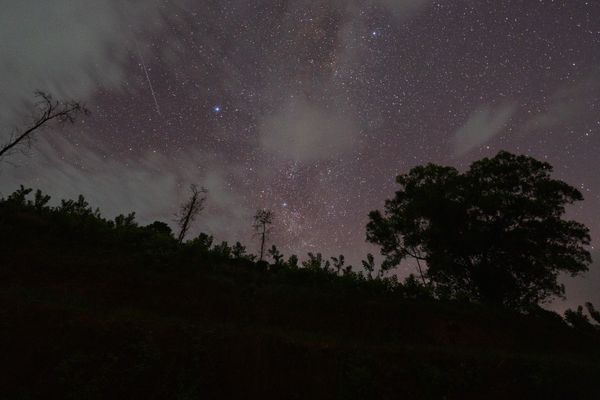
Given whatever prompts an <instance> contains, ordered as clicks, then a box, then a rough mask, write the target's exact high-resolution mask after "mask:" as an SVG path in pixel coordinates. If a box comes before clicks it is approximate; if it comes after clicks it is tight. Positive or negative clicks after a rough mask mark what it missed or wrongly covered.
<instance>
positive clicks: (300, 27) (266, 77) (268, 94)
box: [0, 0, 600, 299]
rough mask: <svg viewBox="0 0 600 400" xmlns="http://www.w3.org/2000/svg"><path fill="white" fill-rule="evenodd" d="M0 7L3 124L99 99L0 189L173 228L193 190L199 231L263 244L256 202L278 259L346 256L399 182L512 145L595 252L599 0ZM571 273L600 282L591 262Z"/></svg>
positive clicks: (3, 1) (184, 1)
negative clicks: (559, 187)
mask: <svg viewBox="0 0 600 400" xmlns="http://www.w3.org/2000/svg"><path fill="white" fill-rule="evenodd" d="M47 3H52V4H51V5H50V4H47ZM74 3H75V4H74ZM0 5H1V9H2V13H1V14H0V122H1V128H2V134H3V135H7V134H8V133H10V129H11V128H12V127H14V126H18V125H20V124H21V121H22V118H23V117H24V115H26V113H24V112H25V111H27V109H28V106H27V101H30V100H31V99H32V93H33V91H34V90H35V89H41V90H45V91H47V92H50V93H52V94H54V95H55V96H56V97H59V98H73V99H77V100H81V101H83V102H85V103H86V104H87V106H88V108H89V109H90V111H91V112H92V114H91V115H90V116H89V117H86V118H85V119H83V120H80V121H78V122H77V123H76V124H75V125H73V126H72V127H68V128H67V127H64V126H61V127H59V129H53V130H48V131H46V132H44V133H42V134H41V135H39V136H38V140H37V141H36V142H35V143H34V145H33V147H32V149H31V151H30V152H29V154H28V155H27V156H25V157H23V156H16V157H12V158H11V160H10V161H11V162H10V163H8V162H4V163H3V164H2V166H1V169H0V193H1V194H2V195H6V194H8V193H10V192H11V191H12V190H14V189H15V188H16V187H17V186H18V185H19V184H25V185H26V186H31V187H35V188H37V187H39V188H41V189H43V190H44V191H47V192H48V193H49V194H52V195H53V196H55V197H56V198H65V197H74V196H76V195H78V194H79V193H83V194H84V195H85V196H86V198H88V199H89V200H90V202H91V203H92V204H93V205H94V206H98V207H100V209H101V210H102V211H103V213H104V214H105V215H107V216H110V217H113V216H114V215H116V214H118V213H127V212H130V211H136V212H137V215H138V220H139V221H140V222H142V223H148V222H151V221H153V220H155V219H160V220H163V221H167V222H170V223H172V221H173V219H174V218H173V214H174V213H175V211H176V210H177V205H178V204H179V203H180V202H181V201H182V200H183V199H184V198H185V196H186V190H187V187H188V186H189V185H190V184H191V183H196V184H199V185H204V186H205V187H207V188H208V190H209V199H208V202H207V209H206V210H205V211H204V213H203V216H202V218H200V219H199V221H198V223H197V224H196V226H195V231H194V233H195V234H196V233H198V232H199V231H206V232H209V233H213V234H214V235H215V236H216V239H217V240H229V241H230V242H231V241H236V240H240V241H242V242H244V243H246V244H248V245H249V248H250V249H251V250H252V251H256V247H257V243H256V240H255V239H253V237H252V231H251V225H252V216H253V214H254V212H255V211H256V209H257V208H262V207H267V208H270V209H272V210H273V211H274V213H275V229H274V232H273V235H272V237H271V243H274V244H276V245H278V246H279V247H280V248H281V249H282V250H283V252H284V253H286V254H289V253H290V252H294V253H296V254H299V255H301V256H303V255H304V254H305V253H306V252H308V251H312V252H322V253H323V254H324V255H327V256H329V255H337V254H340V253H343V254H345V255H346V257H347V258H348V259H350V260H351V261H353V262H354V263H355V264H356V262H357V260H360V258H361V257H364V255H365V254H366V253H367V252H369V251H371V252H376V251H377V249H376V248H374V247H371V246H370V245H368V244H366V243H365V228H364V227H365V224H366V222H367V213H368V212H369V211H370V210H372V209H375V208H381V207H382V205H383V202H384V200H385V199H386V198H389V197H391V196H392V195H393V193H394V190H395V183H394V178H395V176H396V175H398V174H399V173H403V172H406V171H408V169H410V168H411V167H412V166H415V165H418V164H422V163H426V162H435V163H441V164H447V165H453V166H456V167H458V168H460V169H464V168H465V167H466V166H468V165H469V163H470V162H472V161H474V160H476V159H479V158H481V157H483V156H492V155H494V154H495V153H496V152H497V151H499V150H501V149H504V150H508V151H511V152H515V153H523V154H527V155H531V156H533V157H536V158H538V159H541V160H547V161H548V162H550V163H551V164H552V165H554V167H555V176H556V177H557V178H560V179H563V180H565V181H567V182H568V183H570V184H571V185H573V186H576V187H577V188H578V189H580V190H581V191H582V193H583V195H584V197H585V201H584V202H581V203H580V204H578V205H577V206H576V207H573V208H571V209H570V210H569V217H572V218H575V219H577V220H580V221H582V222H584V223H585V224H587V225H588V226H589V227H590V228H591V232H592V240H593V243H594V244H595V245H600V243H599V242H598V239H599V238H600V236H599V235H600V217H599V216H600V212H599V210H600V173H599V171H600V159H599V155H600V1H598V0H592V1H583V0H568V1H567V0H565V1H550V0H539V1H538V0H523V1H516V0H515V1H501V0H493V1H485V0H479V1H460V0H448V1H428V0H415V1H408V0H365V1H354V0H346V1H336V0H330V1H318V0H312V1H308V0H306V1H305V0H296V1H274V0H273V1H266V0H265V1H248V0H244V1H241V0H232V1H220V2H217V1H192V0H170V1H168V0H148V1H133V0H132V1H124V0H119V1H117V0H105V1H98V0H80V1H78V2H72V1H67V0H56V1H52V2H46V1H41V0H38V1H34V0H24V1H19V2H16V1H12V0H0ZM594 254H595V252H594ZM406 268H407V270H408V268H409V267H406ZM400 271H401V272H402V271H404V270H403V269H402V268H401V269H400ZM590 282H591V283H590ZM586 285H587V286H586ZM583 286H586V287H591V288H592V290H593V291H595V292H596V293H598V292H600V290H599V288H600V274H599V273H596V272H591V273H590V275H589V276H588V278H587V281H586V283H585V285H583ZM583 286H582V287H583ZM574 290H575V291H579V290H581V291H583V290H584V289H581V288H580V287H577V288H576V289H574ZM585 290H587V289H585ZM568 295H571V297H572V298H575V299H578V298H577V293H575V292H573V291H571V292H568ZM587 298H589V297H587Z"/></svg>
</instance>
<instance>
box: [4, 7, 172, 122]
mask: <svg viewBox="0 0 600 400" xmlns="http://www.w3.org/2000/svg"><path fill="white" fill-rule="evenodd" d="M179 1H180V0H173V1H172V2H171V3H172V4H177V3H178V2H179ZM181 1H183V0H181ZM160 5H161V2H160V1H159V0H144V1H138V0H105V1H104V0H103V1H97V0H78V1H70V0H54V1H37V0H19V1H4V2H2V12H1V13H0V76H2V77H3V78H2V79H1V80H0V93H2V95H1V96H0V123H1V124H2V125H6V124H9V125H10V124H13V123H14V122H15V118H16V117H18V116H19V114H20V112H22V110H23V109H27V108H26V107H23V101H26V100H28V99H31V96H32V94H33V92H34V91H35V90H38V89H39V90H44V91H48V92H51V93H52V94H54V95H55V96H58V97H65V98H67V97H69V98H76V99H77V100H81V101H84V100H85V99H86V98H87V97H88V96H90V95H91V94H93V93H94V92H95V91H96V90H97V89H98V88H99V87H100V86H102V87H108V88H111V89H115V88H117V89H118V88H119V86H120V85H121V84H122V81H123V77H124V68H125V66H126V64H127V63H128V62H129V61H130V59H129V57H131V56H132V54H135V53H134V52H135V44H134V41H135V40H140V41H141V40H142V37H143V35H141V33H142V32H148V31H152V30H157V29H162V28H163V27H164V23H165V18H164V16H163V15H162V13H161V8H160ZM136 38H137V39H136ZM143 44H144V43H143V42H142V43H140V47H141V48H142V50H143V49H144V46H143Z"/></svg>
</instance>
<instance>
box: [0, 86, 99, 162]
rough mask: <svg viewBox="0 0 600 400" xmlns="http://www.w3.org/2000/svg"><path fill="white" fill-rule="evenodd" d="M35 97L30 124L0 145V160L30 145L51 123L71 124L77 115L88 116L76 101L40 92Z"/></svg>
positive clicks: (83, 107)
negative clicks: (34, 137)
mask: <svg viewBox="0 0 600 400" xmlns="http://www.w3.org/2000/svg"><path fill="white" fill-rule="evenodd" d="M35 97H36V98H37V99H38V101H37V102H36V103H35V110H34V111H33V113H32V116H31V122H30V123H29V124H28V126H27V127H25V128H23V129H20V128H16V129H15V131H14V132H13V133H12V134H11V135H10V138H9V140H8V142H7V143H5V144H3V145H1V147H0V158H2V156H4V155H7V154H10V153H11V152H12V151H14V150H15V149H16V148H18V147H19V146H20V145H22V144H24V143H30V141H31V138H32V137H33V135H34V134H35V133H36V132H38V131H40V130H41V129H42V128H44V127H45V126H46V125H48V123H50V122H52V121H57V122H59V123H65V122H71V123H73V122H75V119H76V117H77V116H78V115H79V114H86V115H87V114H89V111H88V110H87V109H86V108H85V106H83V105H81V104H80V103H78V102H76V101H72V100H70V101H60V100H55V99H54V98H53V97H52V96H51V95H49V94H47V93H44V92H41V91H38V92H36V93H35Z"/></svg>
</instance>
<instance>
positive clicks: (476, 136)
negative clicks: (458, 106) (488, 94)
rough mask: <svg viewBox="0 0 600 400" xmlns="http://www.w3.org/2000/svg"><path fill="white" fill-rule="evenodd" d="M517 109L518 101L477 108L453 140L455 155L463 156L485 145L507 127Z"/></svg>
mask: <svg viewBox="0 0 600 400" xmlns="http://www.w3.org/2000/svg"><path fill="white" fill-rule="evenodd" d="M516 110H517V105H516V103H509V104H504V105H501V106H497V107H491V106H484V107H480V108H478V109H477V110H475V111H474V112H473V113H471V115H470V116H469V118H468V119H467V121H466V122H465V124H464V125H463V126H462V127H461V128H460V129H459V130H458V131H457V132H456V134H455V135H454V138H453V140H452V147H453V152H454V155H455V156H458V157H460V156H462V155H465V154H466V153H468V152H469V151H471V150H473V149H474V148H477V147H478V146H481V145H483V144H484V143H486V142H487V141H489V140H490V139H492V138H493V137H494V136H496V135H497V134H498V133H500V132H501V131H502V129H504V128H505V127H506V124H507V123H508V122H509V121H510V119H511V117H512V116H513V115H514V113H515V112H516Z"/></svg>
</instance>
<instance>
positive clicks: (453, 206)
mask: <svg viewBox="0 0 600 400" xmlns="http://www.w3.org/2000/svg"><path fill="white" fill-rule="evenodd" d="M551 172H552V167H551V166H550V165H549V164H548V163H545V162H540V161H537V160H535V159H533V158H531V157H527V156H516V155H513V154H510V153H508V152H500V153H498V155H496V156H495V157H493V158H484V159H482V160H480V161H476V162H474V163H473V164H472V165H471V166H470V168H469V169H468V170H467V171H466V172H464V173H459V172H458V171H457V170H456V169H455V168H451V167H443V166H439V165H434V164H428V165H426V166H418V167H415V168H413V169H411V170H410V171H409V172H408V173H407V174H404V175H400V176H398V177H397V182H398V184H399V185H400V189H399V190H398V191H397V192H396V195H395V197H394V198H393V199H391V200H388V201H387V202H386V205H385V210H384V212H383V213H381V212H380V211H373V212H371V213H370V222H369V224H368V226H367V238H368V240H369V241H371V242H373V243H376V244H379V245H381V248H382V249H381V252H382V254H383V255H384V256H385V257H386V259H385V262H384V266H385V267H386V268H391V267H393V266H396V265H397V264H398V263H399V262H400V261H401V260H403V259H405V258H407V257H413V258H415V259H417V261H421V262H424V263H425V264H426V265H427V271H426V276H427V278H429V280H430V281H431V283H432V284H433V285H434V287H435V290H436V292H437V293H438V295H439V296H443V297H452V298H464V299H467V300H470V301H480V302H484V303H488V304H496V305H502V306H507V307H511V308H518V309H524V308H528V307H530V306H532V305H537V304H538V303H540V302H543V301H545V300H547V299H549V298H550V297H552V296H562V295H564V287H563V286H562V285H561V284H560V283H559V282H558V280H557V278H558V275H559V273H568V274H570V275H572V276H574V275H576V274H578V273H580V272H583V271H586V270H587V266H588V264H589V263H590V261H591V258H590V253H589V252H588V250H587V248H586V246H587V245H588V244H589V242H590V237H589V233H588V229H587V228H586V227H585V226H584V225H582V224H580V223H578V222H575V221H569V220H565V219H563V218H562V217H563V215H564V213H565V206H566V205H568V204H572V203H573V202H575V201H580V200H582V195H581V193H580V192H579V191H577V190H576V189H575V188H573V187H571V186H569V185H568V184H566V183H564V182H562V181H560V180H556V179H553V178H552V177H551Z"/></svg>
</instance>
